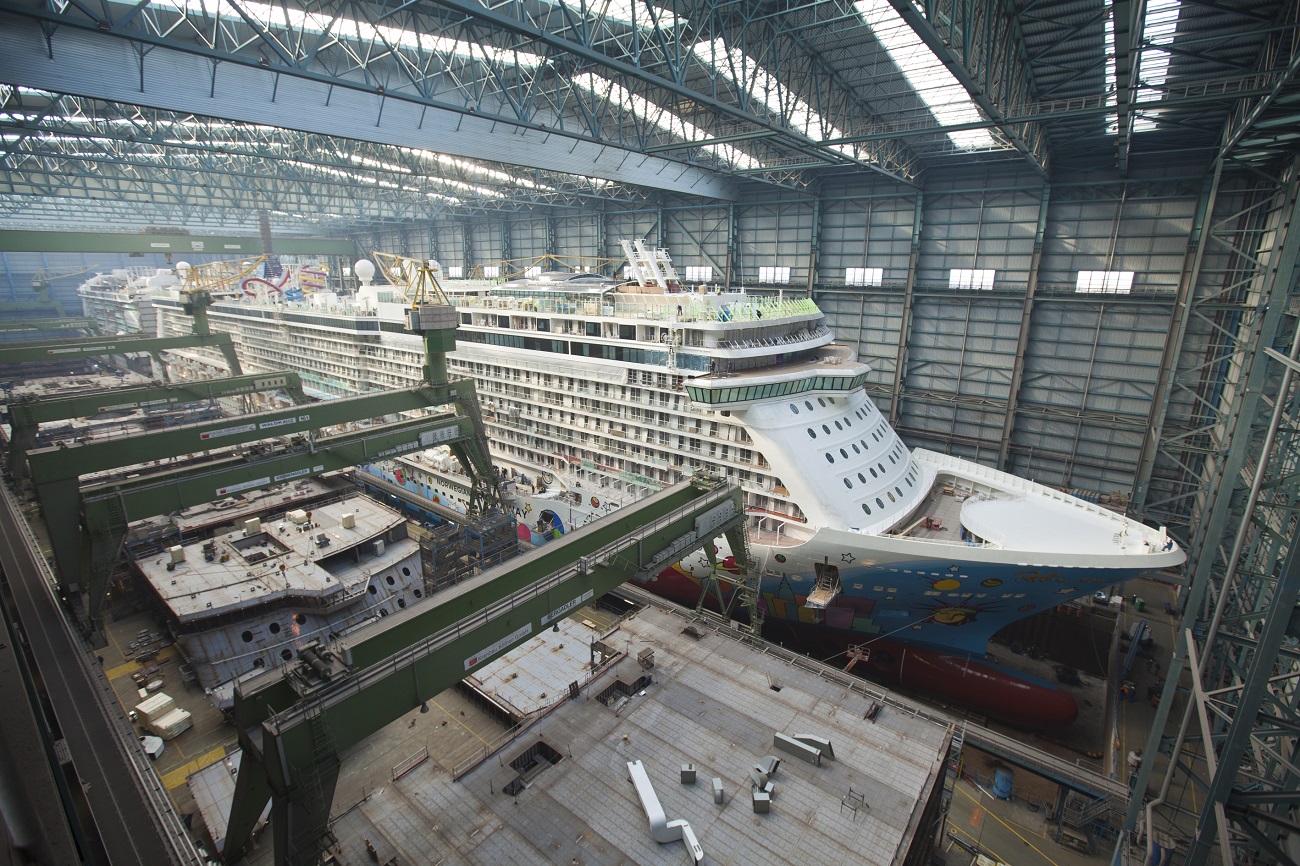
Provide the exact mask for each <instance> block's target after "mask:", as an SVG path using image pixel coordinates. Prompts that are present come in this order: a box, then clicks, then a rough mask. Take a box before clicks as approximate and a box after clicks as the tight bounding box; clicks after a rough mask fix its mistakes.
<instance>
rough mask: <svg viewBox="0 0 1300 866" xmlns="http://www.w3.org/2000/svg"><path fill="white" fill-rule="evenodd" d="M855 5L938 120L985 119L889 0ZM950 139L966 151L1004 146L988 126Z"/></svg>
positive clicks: (950, 135)
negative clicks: (994, 136)
mask: <svg viewBox="0 0 1300 866" xmlns="http://www.w3.org/2000/svg"><path fill="white" fill-rule="evenodd" d="M853 5H854V8H855V9H857V11H858V15H860V16H861V17H862V20H863V21H865V22H866V24H867V26H868V27H870V28H871V32H872V33H874V34H875V36H876V39H877V40H878V41H879V42H880V44H881V45H883V46H884V48H885V50H886V51H887V52H889V57H890V59H891V60H893V61H894V65H896V66H897V67H898V68H899V70H900V71H902V73H903V77H904V78H906V79H907V83H908V84H910V85H912V89H913V90H915V91H916V95H917V96H918V97H920V99H921V101H922V102H924V103H925V104H926V107H928V108H929V109H930V113H931V114H933V115H934V119H935V120H937V121H938V122H939V123H940V124H942V125H944V126H947V125H950V124H956V123H978V122H980V121H982V120H984V118H983V116H981V115H980V113H979V109H978V108H976V107H975V103H974V102H972V101H971V98H970V94H969V93H967V92H966V88H964V87H962V86H961V84H960V83H959V82H958V81H957V79H956V78H954V77H953V74H952V73H951V72H949V71H948V68H947V67H946V66H944V65H943V63H941V62H940V60H939V58H938V57H936V56H935V54H934V52H933V51H931V50H930V49H929V48H927V47H926V45H925V43H924V42H922V41H921V37H919V36H917V35H916V31H914V30H913V29H912V28H911V27H909V26H908V25H907V22H905V21H904V20H903V19H902V17H900V16H899V14H898V13H897V12H895V11H894V7H893V6H890V5H889V0H857V2H856V3H854V4H853ZM948 138H949V140H951V141H952V143H953V144H955V145H956V146H957V147H960V148H962V149H963V150H976V149H991V148H998V147H1004V145H1002V144H1000V143H999V142H998V141H997V140H996V139H994V138H993V135H992V134H991V133H990V132H989V131H988V130H987V129H967V130H961V131H958V132H950V133H948Z"/></svg>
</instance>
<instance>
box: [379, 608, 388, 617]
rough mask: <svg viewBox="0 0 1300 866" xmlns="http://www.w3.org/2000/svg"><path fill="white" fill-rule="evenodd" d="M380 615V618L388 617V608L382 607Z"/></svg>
mask: <svg viewBox="0 0 1300 866" xmlns="http://www.w3.org/2000/svg"><path fill="white" fill-rule="evenodd" d="M379 615H380V616H388V608H386V607H381V608H380V609H379Z"/></svg>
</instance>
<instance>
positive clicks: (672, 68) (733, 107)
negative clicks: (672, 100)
mask: <svg viewBox="0 0 1300 866" xmlns="http://www.w3.org/2000/svg"><path fill="white" fill-rule="evenodd" d="M433 3H435V4H436V5H438V6H442V7H445V8H447V9H450V10H453V11H455V12H457V13H459V14H461V15H463V16H465V18H466V19H467V20H473V21H481V22H484V23H487V24H490V25H492V26H493V27H494V28H496V29H498V30H501V31H503V32H507V33H510V34H512V35H514V36H517V37H521V38H524V39H527V40H529V41H530V42H535V43H537V44H539V45H545V46H546V47H548V48H550V49H552V50H555V51H560V52H563V53H564V54H566V55H570V56H572V57H573V58H574V59H575V60H576V61H577V62H579V63H581V64H589V65H591V66H597V67H601V68H604V69H608V70H609V71H610V72H612V73H615V74H616V75H617V76H619V78H620V79H621V80H623V81H634V82H639V83H641V84H643V85H647V86H649V87H651V88H653V89H654V90H658V91H662V92H665V93H666V94H670V95H672V96H674V97H676V98H678V99H686V100H689V101H690V102H691V103H693V104H695V105H697V106H699V107H701V108H703V109H706V110H707V111H709V112H713V113H714V114H715V115H717V116H721V117H726V118H729V119H731V120H735V121H740V122H741V123H743V124H745V125H746V126H749V127H751V128H755V129H759V130H765V131H768V132H772V133H774V137H773V139H769V140H770V141H774V142H779V143H780V144H781V145H783V146H785V147H788V148H792V149H794V150H796V151H801V150H802V151H811V152H814V153H816V154H818V155H819V156H820V157H821V158H823V159H826V160H827V161H828V162H829V163H831V164H840V165H842V164H855V165H858V166H860V167H863V168H867V169H871V170H873V171H877V172H880V173H882V174H884V175H886V176H888V177H891V178H892V179H894V180H896V181H899V182H901V183H905V184H908V185H911V183H912V175H911V174H910V173H908V172H906V171H903V170H901V169H902V168H903V167H902V166H897V167H896V166H894V165H891V164H890V163H889V161H887V160H881V161H880V162H873V161H870V160H866V159H853V158H852V157H849V156H846V155H845V154H844V153H842V152H840V151H838V150H836V149H834V148H831V147H827V146H826V145H825V143H824V142H821V141H818V140H816V139H814V138H812V137H810V136H808V135H806V134H804V133H800V132H798V131H796V130H793V129H791V128H789V127H788V126H786V125H784V122H777V121H776V120H773V119H769V118H768V117H766V116H763V115H760V114H758V113H756V112H754V111H751V110H749V109H748V108H746V107H745V105H744V103H745V101H746V100H747V94H746V96H744V97H742V98H741V99H740V100H739V101H738V104H732V103H730V102H727V101H725V100H723V99H720V98H718V97H717V96H715V95H714V94H715V93H716V92H717V88H716V86H715V87H713V88H711V89H710V90H708V91H707V92H706V91H703V90H700V89H696V88H693V87H690V86H688V85H686V84H684V83H683V82H684V81H685V80H686V78H687V69H688V67H689V66H690V65H691V64H693V63H695V64H698V61H696V60H694V59H693V53H692V52H691V50H690V48H689V47H686V46H684V45H683V44H682V42H681V36H680V35H673V36H670V37H665V36H664V35H663V34H662V33H660V32H658V31H659V28H658V27H655V31H656V35H657V36H658V42H659V44H660V45H663V46H665V48H666V49H667V50H665V51H664V52H663V53H662V54H661V55H659V56H656V57H654V58H649V57H647V58H642V57H639V56H637V55H636V54H629V60H632V59H635V60H636V63H633V62H629V61H628V60H622V59H619V58H616V57H613V56H611V55H609V54H607V53H604V52H602V51H600V50H597V49H596V48H594V47H592V46H591V45H589V44H583V43H580V42H575V41H572V40H570V39H567V38H564V37H562V36H558V35H556V34H554V33H550V32H547V31H545V30H543V29H541V28H539V27H537V26H535V25H534V24H532V23H531V21H524V20H521V19H519V18H514V17H511V16H510V15H508V14H506V13H503V12H501V11H499V10H500V9H501V8H509V7H498V8H496V9H487V8H485V7H484V6H482V5H480V4H479V3H477V2H474V0H433ZM712 5H713V4H705V6H706V7H708V6H712ZM730 5H732V4H729V3H720V4H717V6H718V7H719V8H722V7H727V6H730ZM521 14H523V12H522V10H521ZM703 17H709V16H703ZM711 23H712V22H711ZM690 33H691V34H694V35H695V36H696V37H697V38H707V35H712V34H707V35H706V34H704V33H696V32H695V31H693V30H692V31H690ZM729 35H732V34H731V33H730V31H729ZM775 35H781V34H780V32H779V30H778V31H777V32H776V34H775ZM734 38H735V39H736V42H739V43H742V44H743V43H744V41H745V40H744V38H743V35H742V36H737V37H734ZM728 44H731V43H730V42H729V43H728ZM651 59H654V60H658V61H660V62H661V63H662V64H663V65H664V66H666V67H667V70H666V71H667V73H668V74H667V75H666V76H665V75H659V74H657V73H655V72H650V71H648V70H647V69H645V68H643V65H644V63H645V62H648V61H650V60H651ZM803 59H804V60H808V58H807V57H806V56H805V57H804V58H803ZM811 62H815V61H811ZM639 64H640V65H639ZM819 71H820V73H821V75H822V76H823V78H824V80H827V81H829V76H828V75H827V70H825V69H822V70H819ZM708 80H710V81H712V76H709V78H708ZM832 86H833V87H834V88H835V90H836V91H838V95H839V96H844V95H845V93H846V88H844V86H843V85H842V83H841V82H832ZM628 89H629V90H630V89H631V88H628ZM647 143H648V142H642V143H638V145H637V146H638V147H642V146H644V145H645V144H647Z"/></svg>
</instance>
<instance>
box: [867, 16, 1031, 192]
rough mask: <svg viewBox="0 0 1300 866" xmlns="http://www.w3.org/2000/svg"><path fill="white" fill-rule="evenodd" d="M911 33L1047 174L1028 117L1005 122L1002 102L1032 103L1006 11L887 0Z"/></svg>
mask: <svg viewBox="0 0 1300 866" xmlns="http://www.w3.org/2000/svg"><path fill="white" fill-rule="evenodd" d="M889 4H890V5H891V6H893V7H894V11H895V12H897V13H898V15H899V17H901V18H902V19H903V20H904V21H905V22H906V23H907V24H908V26H909V27H911V28H912V30H913V31H914V32H915V33H916V35H917V36H918V37H919V38H920V39H921V41H922V42H924V43H925V45H926V47H927V48H929V49H930V50H931V51H932V52H934V55H935V57H937V58H939V61H940V62H941V63H943V65H944V66H945V67H947V69H948V71H949V72H951V73H952V74H953V77H954V78H956V79H957V81H958V83H960V84H961V86H962V87H963V88H965V90H966V92H967V93H968V94H970V98H971V100H972V101H973V102H974V103H975V104H976V105H977V106H979V110H980V112H981V113H983V115H984V116H985V117H987V118H989V119H991V120H993V121H995V122H996V125H997V129H998V131H999V132H1001V133H1002V135H1003V136H1005V137H1006V139H1007V141H1009V142H1010V143H1011V144H1012V145H1013V146H1014V147H1015V148H1016V150H1018V151H1019V152H1020V154H1021V155H1022V156H1023V157H1024V158H1025V160H1026V162H1028V163H1029V165H1030V167H1032V168H1033V169H1034V170H1035V171H1036V172H1038V174H1039V175H1040V176H1041V177H1043V178H1046V177H1047V176H1048V164H1049V159H1050V154H1049V152H1048V146H1047V138H1046V136H1045V135H1044V133H1043V130H1042V128H1041V127H1040V126H1039V125H1038V124H1037V123H1033V122H1021V123H1011V122H1008V121H1007V119H1006V117H1005V115H1004V113H1003V111H1004V109H1003V106H1007V105H1026V104H1029V103H1031V102H1033V95H1032V94H1031V93H1030V90H1029V79H1028V74H1027V72H1026V70H1025V68H1024V64H1023V61H1022V60H1021V57H1020V51H1021V49H1020V46H1019V44H1018V43H1017V41H1016V40H1015V38H1014V36H1013V34H1012V28H1011V24H1010V18H1009V16H1006V15H1003V14H1001V9H1000V5H998V4H990V3H986V2H983V0H928V2H926V3H925V4H924V5H923V6H921V7H919V8H918V6H917V5H916V4H915V3H914V2H912V0H889Z"/></svg>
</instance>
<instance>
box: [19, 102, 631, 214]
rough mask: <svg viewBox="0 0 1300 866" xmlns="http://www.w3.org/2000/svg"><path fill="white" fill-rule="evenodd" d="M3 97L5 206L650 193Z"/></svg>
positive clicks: (410, 208) (400, 208)
mask: <svg viewBox="0 0 1300 866" xmlns="http://www.w3.org/2000/svg"><path fill="white" fill-rule="evenodd" d="M0 109H3V113H0V135H3V136H4V144H3V145H0V154H2V155H3V156H4V159H3V163H2V169H0V170H2V171H3V174H0V178H2V180H3V182H2V183H0V202H4V201H6V198H5V197H11V198H8V199H7V204H8V205H9V207H10V208H14V207H17V206H20V205H21V204H22V201H23V197H24V196H43V197H54V196H57V197H62V198H69V199H71V198H84V199H96V200H102V199H111V200H113V201H124V202H127V203H129V204H131V205H132V206H133V207H137V208H142V207H149V206H153V207H162V208H165V207H167V206H168V205H171V206H174V207H177V208H190V209H193V210H195V211H197V213H196V214H195V216H198V215H200V214H205V213H211V212H214V211H217V212H220V211H232V212H236V213H242V214H247V213H251V212H254V211H256V210H258V209H261V208H266V207H270V208H274V209H275V210H278V211H285V212H291V213H294V214H295V215H296V217H297V219H298V220H302V221H308V222H311V223H315V224H317V225H319V226H320V228H322V229H329V228H332V227H338V228H344V229H348V228H351V227H352V226H353V225H355V224H357V223H372V222H383V221H392V220H414V219H429V218H431V217H435V216H437V215H438V214H440V213H446V212H449V211H453V210H455V211H459V212H476V211H482V210H485V209H490V210H493V211H501V210H519V209H522V208H526V207H534V206H539V205H544V206H548V207H561V208H575V207H583V206H587V205H589V204H590V203H591V202H592V201H593V200H611V201H614V202H621V203H624V204H636V203H639V202H643V201H644V200H645V197H646V194H645V192H644V191H642V190H640V189H635V188H627V189H625V188H622V187H619V186H616V185H613V184H597V183H596V182H595V181H593V180H591V179H590V178H584V177H578V176H574V175H565V174H557V173H555V172H544V171H540V170H528V169H520V168H513V167H510V166H505V165H497V164H489V163H474V162H470V161H468V160H464V159H457V158H454V157H448V156H445V155H440V154H435V153H431V152H428V151H424V150H420V149H416V148H405V147H396V146H392V145H384V144H374V143H370V142H365V141H356V140H344V139H339V138H334V137H331V136H326V135H318V134H312V133H300V132H294V131H290V130H285V129H278V128H275V127H272V126H266V125H260V124H248V123H234V122H227V121H219V120H213V119H210V118H204V117H197V116H194V115H181V114H175V113H172V112H166V111H158V110H154V109H143V108H133V107H131V106H126V105H118V104H115V103H105V102H100V101H98V100H91V99H83V98H79V97H74V96H58V95H54V94H46V93H42V92H33V91H25V90H19V89H16V88H13V87H6V88H0ZM139 219H140V216H139V215H137V216H136V220H137V221H138V220H139ZM191 219H192V218H191ZM245 219H246V217H245ZM188 221H190V220H187V222H188ZM146 224H149V223H148V222H147V221H146Z"/></svg>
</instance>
